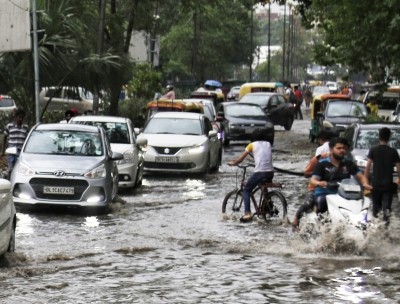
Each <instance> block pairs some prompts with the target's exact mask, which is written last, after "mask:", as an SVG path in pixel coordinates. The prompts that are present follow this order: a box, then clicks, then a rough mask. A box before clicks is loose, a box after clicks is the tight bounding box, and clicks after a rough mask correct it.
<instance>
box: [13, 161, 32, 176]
mask: <svg viewBox="0 0 400 304" xmlns="http://www.w3.org/2000/svg"><path fill="white" fill-rule="evenodd" d="M17 173H18V174H21V175H34V174H35V171H33V170H32V169H31V168H30V167H28V166H27V165H25V164H22V163H20V164H19V165H18V169H17Z"/></svg>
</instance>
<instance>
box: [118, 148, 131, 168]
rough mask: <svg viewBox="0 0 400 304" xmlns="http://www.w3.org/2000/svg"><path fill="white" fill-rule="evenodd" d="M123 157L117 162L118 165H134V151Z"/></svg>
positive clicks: (127, 152) (126, 153)
mask: <svg viewBox="0 0 400 304" xmlns="http://www.w3.org/2000/svg"><path fill="white" fill-rule="evenodd" d="M123 155H124V158H123V159H120V160H119V161H118V162H117V164H118V165H123V164H129V163H133V160H134V155H133V152H132V151H126V152H125V153H124V154H123Z"/></svg>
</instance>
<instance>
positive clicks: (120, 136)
mask: <svg viewBox="0 0 400 304" xmlns="http://www.w3.org/2000/svg"><path fill="white" fill-rule="evenodd" d="M73 123H77V124H82V125H90V126H99V127H102V128H103V129H104V130H105V131H106V134H107V137H108V140H109V142H110V144H130V143H131V140H130V138H129V130H128V124H126V123H122V122H104V121H75V120H74V121H73Z"/></svg>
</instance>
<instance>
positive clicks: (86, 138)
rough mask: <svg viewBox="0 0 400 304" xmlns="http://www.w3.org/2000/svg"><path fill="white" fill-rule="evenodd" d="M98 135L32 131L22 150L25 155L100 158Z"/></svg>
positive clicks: (101, 152) (58, 131) (101, 149)
mask: <svg viewBox="0 0 400 304" xmlns="http://www.w3.org/2000/svg"><path fill="white" fill-rule="evenodd" d="M103 151H104V149H103V144H102V141H101V138H100V133H91V132H81V131H61V130H35V131H33V132H32V133H31V134H30V136H29V138H28V139H27V143H26V146H25V149H24V152H25V153H34V154H67V155H77V156H102V155H103V153H104V152H103Z"/></svg>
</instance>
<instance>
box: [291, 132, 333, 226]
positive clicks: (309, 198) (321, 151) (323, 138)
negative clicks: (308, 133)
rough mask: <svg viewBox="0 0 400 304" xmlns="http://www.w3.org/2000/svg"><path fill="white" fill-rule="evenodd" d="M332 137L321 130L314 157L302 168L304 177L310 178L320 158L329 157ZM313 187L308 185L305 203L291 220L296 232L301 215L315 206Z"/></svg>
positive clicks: (330, 133) (329, 133) (331, 134)
mask: <svg viewBox="0 0 400 304" xmlns="http://www.w3.org/2000/svg"><path fill="white" fill-rule="evenodd" d="M332 137H333V133H332V132H329V131H325V130H321V131H320V132H319V133H318V135H317V141H318V143H319V146H318V148H317V150H316V151H315V156H314V157H312V158H311V160H310V162H309V163H308V164H307V166H306V167H305V168H304V176H305V177H311V175H312V173H313V172H314V168H315V165H316V164H317V163H318V161H319V160H320V159H322V158H326V157H328V155H329V140H330V139H331V138H332ZM314 190H315V186H312V185H311V184H310V183H308V185H307V195H306V199H305V203H304V204H303V205H301V206H300V207H299V209H298V210H297V212H296V215H295V216H294V219H293V223H292V225H293V230H297V229H298V227H299V224H300V219H301V218H302V217H303V214H304V213H306V212H309V211H311V210H312V209H313V208H314V206H315V196H314Z"/></svg>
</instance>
